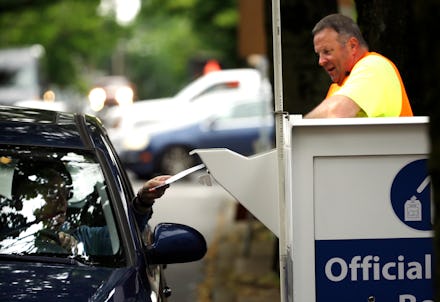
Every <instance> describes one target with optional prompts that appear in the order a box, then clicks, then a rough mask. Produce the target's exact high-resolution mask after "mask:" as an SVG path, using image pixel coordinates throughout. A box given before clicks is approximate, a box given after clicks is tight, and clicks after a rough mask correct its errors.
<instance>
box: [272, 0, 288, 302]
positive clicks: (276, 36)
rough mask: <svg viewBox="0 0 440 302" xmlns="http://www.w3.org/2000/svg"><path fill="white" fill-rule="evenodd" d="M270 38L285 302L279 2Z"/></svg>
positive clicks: (283, 299) (274, 9)
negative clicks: (271, 44)
mask: <svg viewBox="0 0 440 302" xmlns="http://www.w3.org/2000/svg"><path fill="white" fill-rule="evenodd" d="M272 36H273V62H274V63H273V64H274V97H275V99H274V103H275V126H276V129H275V131H276V148H277V154H278V191H279V194H278V195H279V200H278V204H279V221H280V234H279V258H280V259H279V261H280V297H281V302H286V301H287V298H288V296H289V294H288V288H289V285H288V282H289V278H288V267H287V257H288V255H287V251H288V249H287V235H286V227H287V224H286V216H285V215H286V196H285V195H286V191H285V164H286V161H285V155H284V120H285V112H284V110H283V74H282V57H281V16H280V0H272Z"/></svg>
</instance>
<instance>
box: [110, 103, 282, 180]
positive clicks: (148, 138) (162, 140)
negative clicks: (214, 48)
mask: <svg viewBox="0 0 440 302" xmlns="http://www.w3.org/2000/svg"><path fill="white" fill-rule="evenodd" d="M219 101H222V102H223V103H219V104H217V105H215V106H214V105H211V104H210V105H209V106H205V107H202V108H198V107H197V110H195V109H194V108H195V107H188V108H185V110H184V111H181V112H180V118H178V119H176V120H173V121H170V120H166V121H164V122H161V123H159V124H154V125H146V126H141V122H139V123H138V124H139V126H135V127H133V129H131V130H130V131H127V132H126V133H124V135H120V137H119V138H118V139H117V138H115V139H114V141H115V142H116V143H117V146H118V147H119V148H118V153H119V155H120V158H121V160H122V162H123V164H124V165H125V166H126V167H127V169H129V170H131V171H132V172H134V173H135V174H136V175H138V176H139V177H141V178H145V177H151V176H152V175H155V174H170V175H174V174H176V173H178V172H180V171H182V170H185V169H187V168H189V167H191V166H193V165H195V164H197V163H198V162H199V159H198V158H197V157H193V156H190V154H189V153H190V151H191V150H193V149H200V148H201V149H206V148H228V149H230V150H231V151H234V152H237V153H240V154H241V155H244V156H249V155H252V154H255V153H258V152H259V151H260V150H264V149H266V150H267V149H268V148H273V145H274V137H275V129H274V119H273V116H272V113H271V111H270V105H271V103H270V102H269V101H270V100H259V99H252V100H249V99H244V100H240V101H233V102H231V101H230V100H219ZM181 109H182V108H181ZM170 110H173V108H170ZM121 137H122V139H121Z"/></svg>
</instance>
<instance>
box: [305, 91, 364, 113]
mask: <svg viewBox="0 0 440 302" xmlns="http://www.w3.org/2000/svg"><path fill="white" fill-rule="evenodd" d="M360 110H361V108H360V107H359V106H358V105H357V104H356V103H355V102H354V101H353V100H352V99H350V98H349V97H346V96H343V95H333V96H331V97H329V98H326V99H325V100H323V101H322V102H321V104H319V105H318V106H317V107H315V109H313V110H312V111H310V112H309V113H308V114H306V115H305V116H304V118H339V117H356V114H357V113H358V112H359V111H360Z"/></svg>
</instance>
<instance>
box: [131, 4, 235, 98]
mask: <svg viewBox="0 0 440 302" xmlns="http://www.w3.org/2000/svg"><path fill="white" fill-rule="evenodd" d="M236 2H237V1H236V0H227V1H201V0H149V1H144V2H143V3H142V9H141V12H140V13H139V16H138V18H137V20H136V23H135V24H134V25H133V28H134V33H133V35H132V36H131V38H130V40H129V41H128V42H127V43H126V44H125V45H126V53H127V57H126V58H127V72H128V74H129V75H130V77H131V78H132V79H133V80H134V81H135V82H136V83H137V84H138V93H139V96H140V97H141V98H142V97H143V98H152V97H164V96H171V95H173V94H175V93H176V92H177V91H178V90H179V89H180V88H181V87H182V86H184V85H185V84H187V83H188V82H189V81H190V80H192V79H193V78H195V77H197V76H198V75H200V69H201V67H202V66H203V63H204V62H205V61H206V60H207V59H209V58H215V59H217V60H219V61H220V62H221V63H222V65H223V66H224V67H236V66H237V64H238V56H237V53H236V49H237V46H236V45H237V41H236V37H237V35H236V27H237V20H238V12H237V3H236Z"/></svg>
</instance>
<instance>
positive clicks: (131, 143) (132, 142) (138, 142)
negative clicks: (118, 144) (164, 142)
mask: <svg viewBox="0 0 440 302" xmlns="http://www.w3.org/2000/svg"><path fill="white" fill-rule="evenodd" d="M149 143H150V138H149V137H148V136H141V135H129V136H128V137H126V138H125V139H124V141H123V142H122V146H123V148H124V149H125V150H130V151H140V150H143V149H145V148H147V147H148V144H149Z"/></svg>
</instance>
